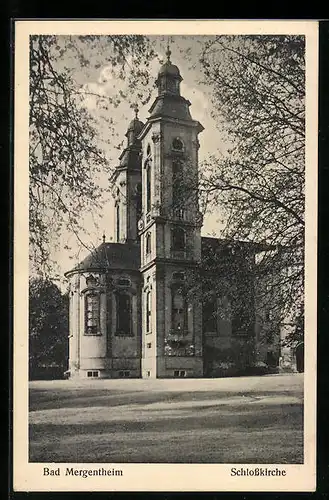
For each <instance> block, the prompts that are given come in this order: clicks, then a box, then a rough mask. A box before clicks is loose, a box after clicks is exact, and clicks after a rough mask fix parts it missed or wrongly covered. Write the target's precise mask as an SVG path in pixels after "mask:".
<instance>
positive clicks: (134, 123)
mask: <svg viewBox="0 0 329 500" xmlns="http://www.w3.org/2000/svg"><path fill="white" fill-rule="evenodd" d="M134 110H135V118H134V119H133V120H131V122H130V123H129V126H128V129H127V132H126V137H127V146H126V147H125V149H124V150H123V151H122V153H121V155H120V157H119V160H120V165H119V166H118V168H122V167H127V168H133V169H136V168H137V169H140V168H141V158H140V152H141V148H142V143H141V141H140V140H139V139H138V136H139V134H140V133H141V131H142V129H143V128H144V123H143V122H142V121H141V120H139V118H138V107H137V106H134Z"/></svg>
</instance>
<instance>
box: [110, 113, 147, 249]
mask: <svg viewBox="0 0 329 500" xmlns="http://www.w3.org/2000/svg"><path fill="white" fill-rule="evenodd" d="M135 115H136V116H135V118H134V119H133V120H132V121H131V122H130V124H129V127H128V130H127V132H126V137H127V145H126V147H125V149H124V150H123V151H122V153H121V155H120V157H119V165H118V166H117V167H116V168H115V171H114V174H113V176H112V178H111V182H112V195H113V198H114V213H113V215H114V224H113V226H114V231H115V234H114V241H115V242H116V243H132V242H137V241H138V240H139V236H138V229H137V222H138V220H139V218H140V216H141V211H142V178H141V149H142V145H141V141H140V140H139V139H138V135H139V133H140V132H141V130H142V129H143V127H144V124H143V122H141V121H140V120H139V119H138V108H137V106H135Z"/></svg>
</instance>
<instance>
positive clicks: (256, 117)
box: [201, 36, 305, 323]
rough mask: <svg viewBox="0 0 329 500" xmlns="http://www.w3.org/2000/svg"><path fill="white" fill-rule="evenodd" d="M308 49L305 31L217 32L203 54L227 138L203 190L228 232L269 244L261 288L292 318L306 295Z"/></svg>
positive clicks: (260, 269) (207, 166)
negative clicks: (269, 33) (285, 33)
mask: <svg viewBox="0 0 329 500" xmlns="http://www.w3.org/2000/svg"><path fill="white" fill-rule="evenodd" d="M304 49H305V41H304V37H302V36H238V37H237V36H234V37H233V36H218V37H214V38H213V39H211V40H209V41H208V42H207V43H206V44H205V46H204V49H203V54H202V57H201V65H202V68H203V73H204V82H205V83H207V84H208V85H209V86H210V88H211V98H212V105H213V116H214V118H215V119H216V122H217V124H218V128H219V130H220V131H221V133H222V136H223V137H224V139H225V140H226V141H227V144H228V151H227V153H225V154H216V152H215V151H214V154H213V155H212V156H211V157H210V158H209V159H208V160H207V161H206V162H204V165H203V169H202V172H204V174H203V176H202V178H201V190H202V191H203V193H204V194H206V197H207V201H208V204H209V206H210V207H211V206H214V205H217V206H219V207H220V209H221V211H222V212H223V213H224V214H225V216H226V227H225V229H224V235H225V237H227V238H230V239H233V240H235V239H238V240H243V241H249V242H252V243H257V244H259V243H261V244H265V245H267V246H268V248H269V249H270V251H265V252H263V253H260V254H259V256H258V260H257V267H256V271H257V275H258V278H259V282H258V286H257V292H258V293H259V294H261V295H262V297H261V300H262V302H263V304H264V303H266V306H267V307H270V308H272V309H274V308H276V311H275V314H276V315H277V316H278V318H279V319H280V321H281V322H282V321H287V318H289V319H288V321H289V322H292V323H293V322H295V320H296V318H297V317H299V316H300V315H302V314H303V295H304V286H303V285H304V283H303V277H304V154H305V102H304V99H305V61H304ZM273 298H275V300H273Z"/></svg>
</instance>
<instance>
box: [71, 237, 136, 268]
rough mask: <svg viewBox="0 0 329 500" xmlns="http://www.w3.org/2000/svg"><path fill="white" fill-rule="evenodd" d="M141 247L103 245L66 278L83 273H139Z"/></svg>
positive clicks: (126, 244)
mask: <svg viewBox="0 0 329 500" xmlns="http://www.w3.org/2000/svg"><path fill="white" fill-rule="evenodd" d="M139 267H140V246H139V245H138V244H136V243H102V244H101V245H100V246H99V247H97V248H95V250H93V251H92V252H91V253H90V254H89V255H87V257H86V258H85V259H84V260H82V261H81V262H80V263H79V264H78V265H77V266H75V267H74V268H73V269H71V270H70V271H67V272H66V273H65V276H67V275H69V274H71V273H75V272H81V271H92V270H94V271H95V270H106V269H122V270H127V271H128V270H129V271H138V270H139Z"/></svg>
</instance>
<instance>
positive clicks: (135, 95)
mask: <svg viewBox="0 0 329 500" xmlns="http://www.w3.org/2000/svg"><path fill="white" fill-rule="evenodd" d="M153 55H154V54H153V50H152V48H151V46H150V44H149V42H148V41H147V40H146V39H145V38H144V37H143V36H102V37H95V36H79V37H71V36H37V35H34V36H31V37H30V158H29V159H30V185H29V197H30V207H29V210H30V219H29V220H30V250H31V252H30V253H31V261H32V262H33V265H34V267H35V268H36V269H37V270H38V271H40V270H42V271H49V258H50V253H51V251H50V250H51V248H52V247H53V246H54V244H55V242H56V241H57V240H58V238H59V236H60V235H61V234H62V231H63V229H64V228H65V229H66V230H67V231H69V232H71V233H75V234H76V235H77V234H78V232H79V233H80V232H81V231H82V230H83V224H82V215H83V213H86V212H89V213H94V212H95V211H97V210H98V209H99V208H100V207H101V206H102V196H103V195H104V190H103V189H102V188H101V187H100V182H99V179H100V177H101V176H102V175H103V176H104V173H105V174H106V175H107V174H108V171H109V158H108V155H107V153H108V145H109V143H110V142H111V140H112V142H113V140H114V138H115V123H114V121H113V119H112V118H111V109H112V110H113V109H114V108H115V107H117V106H118V105H119V103H120V102H121V101H122V100H126V101H127V102H137V101H138V102H142V103H145V102H147V100H148V99H149V97H150V91H149V89H148V90H147V84H148V81H149V73H148V64H149V60H151V59H152V57H153ZM143 63H144V64H143ZM102 67H103V69H104V71H105V70H106V75H107V78H109V79H110V78H111V77H113V75H114V73H115V78H117V79H122V80H123V79H124V78H126V80H127V85H126V93H124V92H123V91H122V90H119V91H118V92H117V93H114V94H112V95H111V96H109V95H107V94H106V92H105V91H101V87H100V86H99V87H97V86H96V89H94V88H93V87H91V86H90V85H89V86H88V85H86V84H85V82H86V80H87V81H88V77H91V76H92V75H93V76H94V77H95V73H96V72H97V71H98V73H99V69H100V68H102ZM104 71H103V73H102V75H103V78H104V77H105V76H104V75H105V73H104ZM88 99H89V100H88ZM90 99H93V103H94V108H93V109H91V108H90ZM101 121H102V123H101ZM101 127H103V129H104V128H105V130H106V134H105V135H106V140H103V141H102V140H101V137H100V135H101V134H99V129H100V128H101ZM47 265H48V267H47Z"/></svg>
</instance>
